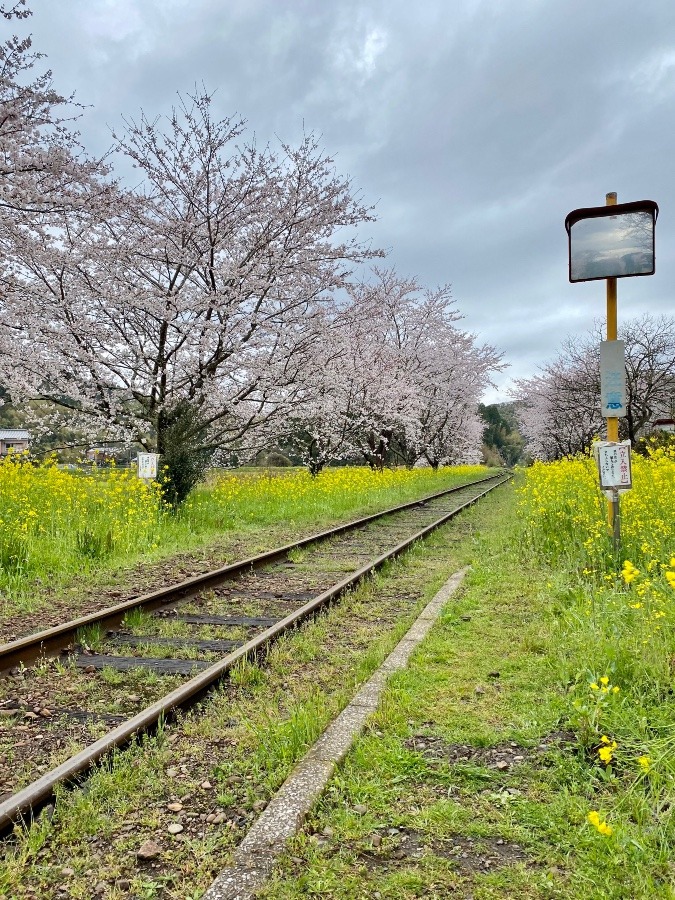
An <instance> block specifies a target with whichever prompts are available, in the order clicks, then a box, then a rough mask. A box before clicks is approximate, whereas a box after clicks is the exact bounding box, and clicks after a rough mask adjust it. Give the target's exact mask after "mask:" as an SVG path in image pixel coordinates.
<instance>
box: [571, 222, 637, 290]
mask: <svg viewBox="0 0 675 900" xmlns="http://www.w3.org/2000/svg"><path fill="white" fill-rule="evenodd" d="M653 242H654V220H653V218H652V215H651V213H647V212H637V213H623V214H622V215H618V216H606V217H605V216H599V217H597V218H591V219H581V220H580V221H579V222H575V223H574V225H572V229H571V256H572V259H571V263H572V280H573V281H583V280H584V279H587V278H611V277H615V276H616V277H619V278H620V277H621V276H623V275H647V274H649V273H651V272H652V270H653V268H654V253H653V246H654V243H653Z"/></svg>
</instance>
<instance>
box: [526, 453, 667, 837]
mask: <svg viewBox="0 0 675 900" xmlns="http://www.w3.org/2000/svg"><path fill="white" fill-rule="evenodd" d="M520 512H521V515H522V517H523V527H524V529H525V536H526V543H527V544H528V545H529V547H530V548H531V549H533V550H534V551H535V553H536V554H538V555H539V557H540V559H541V560H542V561H544V562H545V563H547V564H548V566H549V571H550V572H551V575H550V581H548V583H547V585H546V588H547V590H548V591H549V592H550V595H551V597H552V599H553V601H554V603H555V609H556V613H557V623H558V624H557V627H558V634H557V636H556V638H557V644H558V647H559V659H560V667H561V680H562V682H563V683H565V684H566V685H567V690H568V714H569V723H570V724H571V725H572V726H573V727H574V729H575V731H576V732H577V735H578V737H579V739H580V742H581V745H582V746H583V747H584V748H585V751H586V753H587V754H588V756H589V758H590V760H591V761H592V762H593V763H594V772H595V775H596V776H597V777H599V778H602V779H604V783H605V785H606V791H607V793H606V800H605V802H606V805H607V810H605V811H603V812H602V813H601V812H599V811H598V810H591V811H590V812H589V815H588V821H589V822H590V824H591V825H592V826H594V827H595V829H596V830H597V831H598V832H599V833H600V834H601V835H603V836H605V837H607V838H609V837H610V836H611V834H612V829H613V825H612V820H614V821H615V822H616V821H620V820H621V819H622V818H624V819H625V820H630V821H633V822H637V823H639V824H640V825H643V826H644V827H645V828H647V829H648V830H654V831H657V832H658V833H659V834H661V835H662V837H663V840H664V841H668V842H669V843H670V844H671V845H672V841H673V840H675V678H674V675H675V451H674V450H663V449H658V450H655V451H653V452H652V453H651V454H650V456H649V457H642V456H637V455H634V457H633V489H632V490H631V491H629V492H627V493H625V494H624V495H622V497H621V533H622V540H621V545H620V548H619V550H618V552H615V550H614V547H613V543H612V541H611V538H610V535H609V530H608V525H607V502H606V500H605V498H604V497H603V496H602V494H601V493H600V491H599V489H598V476H597V471H596V468H595V463H594V460H593V459H592V458H589V457H575V458H569V459H564V460H561V461H560V462H556V463H547V464H540V463H538V464H535V465H534V466H533V467H532V468H531V469H529V470H528V471H527V472H526V474H525V479H524V485H523V487H522V489H521V492H520ZM563 571H564V572H566V573H568V575H569V573H572V575H573V577H572V580H571V581H570V580H569V578H568V579H567V580H566V582H565V583H564V587H563V588H561V589H558V586H557V582H558V579H557V573H560V572H563ZM560 584H561V585H562V584H563V582H562V580H560ZM605 813H607V815H605Z"/></svg>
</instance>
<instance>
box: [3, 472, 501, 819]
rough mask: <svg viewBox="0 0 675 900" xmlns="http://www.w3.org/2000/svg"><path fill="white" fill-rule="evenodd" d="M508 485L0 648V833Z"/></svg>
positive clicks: (430, 503) (402, 513) (251, 562)
mask: <svg viewBox="0 0 675 900" xmlns="http://www.w3.org/2000/svg"><path fill="white" fill-rule="evenodd" d="M505 480H507V477H506V476H504V475H497V476H492V477H491V478H487V479H483V480H481V481H478V482H474V483H472V484H469V485H464V486H462V487H459V488H453V489H451V490H446V491H443V492H442V493H440V494H437V495H434V496H433V497H428V498H426V499H424V500H420V501H415V502H413V503H407V504H405V505H403V506H400V507H396V508H394V509H391V510H387V511H385V512H384V513H379V514H376V515H373V516H369V517H367V518H365V519H361V520H358V521H357V522H352V523H350V524H348V525H343V526H340V527H338V528H335V529H331V530H330V531H326V532H323V533H321V534H320V535H315V536H313V537H312V538H307V539H304V540H302V541H299V542H297V543H295V544H289V545H287V546H284V547H281V548H278V549H277V550H274V551H271V552H269V553H266V554H262V555H261V556H258V557H253V558H250V559H247V560H243V561H242V562H240V563H236V564H234V565H230V566H226V567H224V568H222V569H219V570H216V571H213V572H209V573H206V574H205V575H201V576H197V577H195V578H191V579H189V580H187V581H185V582H182V583H181V584H178V585H173V586H170V587H165V588H162V589H160V590H158V591H156V592H154V593H152V594H147V595H145V596H143V597H138V598H135V599H134V600H130V601H127V602H125V603H121V604H119V605H118V606H116V607H111V608H109V609H107V610H103V611H102V612H100V613H96V614H92V615H90V616H86V617H82V618H80V619H78V620H75V621H73V622H69V623H65V624H63V625H62V626H59V627H57V628H53V629H50V630H49V631H47V632H42V633H40V634H37V635H33V636H30V637H27V638H23V639H21V640H19V641H14V642H13V643H11V644H7V645H5V646H4V647H0V670H3V671H4V676H3V677H2V681H1V682H0V760H1V761H0V829H2V830H7V829H8V828H10V827H11V826H12V824H13V823H14V822H16V821H18V820H20V819H25V818H27V817H29V816H30V814H31V811H36V810H37V809H38V808H39V807H40V806H42V805H44V804H45V803H46V802H48V801H49V800H50V799H51V798H52V797H53V795H54V791H55V788H56V786H57V785H58V784H61V783H64V782H69V781H72V780H74V779H77V778H78V777H81V776H82V775H83V774H84V773H86V772H87V770H88V769H89V768H90V767H91V766H92V765H93V764H94V763H95V762H96V761H97V760H99V759H101V758H102V757H103V756H104V755H105V754H107V753H108V752H109V751H111V750H112V749H113V748H114V747H119V746H121V745H124V744H125V743H126V742H128V741H129V739H130V738H131V737H132V736H133V735H135V734H137V733H139V732H142V731H144V730H148V729H152V728H153V727H154V726H156V725H157V723H158V722H159V721H160V720H162V719H163V718H164V717H166V716H168V715H170V714H171V713H172V711H174V710H178V709H180V708H186V707H187V706H189V705H191V704H193V703H194V702H195V701H196V700H198V699H199V698H201V697H202V696H203V695H204V693H205V692H206V691H207V690H208V689H209V688H210V687H211V686H212V685H214V684H215V683H216V682H218V681H219V680H220V679H221V678H222V677H223V676H224V675H226V674H227V673H228V672H229V671H230V670H232V669H233V668H234V667H236V666H237V665H238V664H241V663H242V662H243V661H244V660H245V659H250V658H252V657H254V656H256V655H260V654H262V653H263V652H264V649H265V648H266V647H267V646H268V645H269V644H270V643H271V642H272V641H274V640H275V639H276V638H277V637H279V636H281V635H282V634H284V633H285V632H287V631H288V630H289V629H292V628H295V627H297V626H298V625H299V624H300V623H301V622H302V621H303V620H304V619H306V618H308V617H310V616H312V615H313V614H314V613H316V612H317V611H318V610H320V609H321V608H323V607H325V606H326V605H327V604H330V603H331V602H332V601H334V600H336V599H337V598H339V597H340V595H341V594H343V593H344V592H345V591H347V590H349V589H350V588H352V587H353V586H355V585H356V584H358V583H359V582H360V581H361V580H362V579H364V578H365V577H367V576H368V574H369V573H371V572H373V571H375V570H376V569H377V568H378V567H379V566H381V565H382V564H383V563H384V562H386V561H387V560H388V559H392V558H394V557H395V556H397V555H398V554H400V553H402V552H403V551H404V550H405V549H407V548H408V547H409V546H410V545H411V544H412V543H413V542H414V541H416V540H418V539H420V538H422V537H424V536H425V535H426V534H429V533H430V532H431V531H433V530H434V529H435V528H438V527H439V526H440V525H442V524H444V523H445V522H447V521H448V520H449V519H451V518H452V517H453V516H455V515H457V513H459V512H461V511H462V510H463V509H465V508H467V507H468V506H470V505H471V504H473V503H474V502H475V501H476V500H478V499H479V498H480V497H482V496H483V495H484V494H486V493H488V492H489V491H490V490H492V489H493V488H495V487H497V486H498V485H500V484H502V483H503V482H504V481H505Z"/></svg>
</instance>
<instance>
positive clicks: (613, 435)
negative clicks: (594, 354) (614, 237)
mask: <svg viewBox="0 0 675 900" xmlns="http://www.w3.org/2000/svg"><path fill="white" fill-rule="evenodd" d="M605 203H606V206H616V194H615V193H611V194H607V195H606V197H605ZM616 339H617V311H616V278H608V279H607V340H608V341H615V340H616ZM607 440H608V441H618V440H619V420H618V418H616V416H613V417H611V418H608V419H607Z"/></svg>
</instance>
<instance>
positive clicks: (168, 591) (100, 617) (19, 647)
mask: <svg viewBox="0 0 675 900" xmlns="http://www.w3.org/2000/svg"><path fill="white" fill-rule="evenodd" d="M503 477H504V473H503V472H500V473H498V474H497V475H490V476H488V477H487V478H479V479H477V480H476V481H470V482H468V483H467V484H462V485H459V486H458V487H454V488H448V489H446V490H444V491H439V492H438V493H436V494H431V495H429V496H427V497H422V498H421V499H419V500H412V501H410V502H409V503H403V504H402V505H400V506H393V507H390V508H389V509H385V510H382V511H381V512H379V513H373V514H371V515H369V516H365V517H364V518H361V519H354V520H353V521H351V522H346V523H344V524H343V525H337V526H336V527H334V528H330V529H328V530H327V531H321V532H319V533H317V534H313V535H310V537H307V538H302V539H301V540H299V541H295V542H293V543H291V544H285V545H284V546H282V547H276V548H275V549H273V550H267V551H265V552H264V553H259V554H257V555H256V556H251V557H248V558H247V559H242V560H239V561H237V562H234V563H230V564H228V565H226V566H222V567H221V568H219V569H213V570H212V571H210V572H204V573H202V574H201V575H194V576H192V577H191V578H186V579H185V580H184V581H181V582H179V583H178V584H173V585H167V586H166V587H163V588H159V589H158V590H156V591H151V592H150V593H148V594H142V595H141V596H140V597H134V598H133V599H130V600H125V601H123V602H122V603H117V604H115V605H114V606H109V607H106V608H105V609H102V610H99V611H98V612H94V613H89V614H88V615H85V616H79V617H78V618H77V619H72V620H71V621H69V622H64V623H62V624H61V625H55V626H54V627H53V628H47V629H45V630H44V631H40V632H37V633H35V634H29V635H25V636H24V637H22V638H18V639H17V640H15V641H10V642H9V643H6V644H2V645H0V674H1V673H3V672H7V671H8V670H10V669H13V668H15V667H16V666H19V665H24V666H27V665H30V664H31V663H34V662H35V661H36V660H38V659H40V658H43V657H46V656H49V655H58V653H59V652H60V651H61V650H63V648H64V647H67V646H68V645H69V644H70V643H71V642H72V641H73V640H74V639H75V637H76V634H77V632H78V630H79V629H80V628H86V627H88V626H92V625H100V626H101V628H103V629H106V630H108V629H114V628H115V627H116V626H118V625H119V624H120V623H121V621H122V620H123V618H124V616H125V615H126V614H127V613H128V612H130V611H131V610H134V609H147V610H153V609H157V608H159V607H162V606H166V605H168V604H170V603H175V602H177V601H179V600H189V599H190V598H192V597H196V596H197V595H198V594H200V593H202V591H204V590H208V589H209V588H212V587H216V586H218V585H220V584H222V583H223V582H225V581H227V580H228V579H230V578H232V576H234V575H236V574H238V573H240V572H244V571H247V570H250V569H256V568H259V567H260V566H263V565H267V564H269V563H271V562H274V561H275V560H278V559H281V558H283V557H285V556H286V555H287V554H288V553H289V552H290V551H291V550H298V549H300V548H301V547H306V546H308V545H309V544H313V543H316V542H318V541H324V540H327V539H328V538H331V537H336V536H338V535H340V534H344V533H345V532H347V531H352V530H354V529H356V528H360V527H362V526H364V525H368V524H369V523H370V522H374V521H376V520H377V519H381V518H383V517H385V516H389V515H393V514H394V513H397V512H403V511H404V510H406V509H412V508H414V507H415V506H419V504H420V503H428V502H429V501H431V500H436V499H437V498H439V497H444V496H446V495H447V494H453V493H456V492H457V491H460V490H464V489H465V488H467V487H471V486H472V485H474V484H482V483H484V482H489V481H494V480H495V479H497V478H503Z"/></svg>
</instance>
